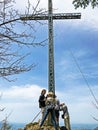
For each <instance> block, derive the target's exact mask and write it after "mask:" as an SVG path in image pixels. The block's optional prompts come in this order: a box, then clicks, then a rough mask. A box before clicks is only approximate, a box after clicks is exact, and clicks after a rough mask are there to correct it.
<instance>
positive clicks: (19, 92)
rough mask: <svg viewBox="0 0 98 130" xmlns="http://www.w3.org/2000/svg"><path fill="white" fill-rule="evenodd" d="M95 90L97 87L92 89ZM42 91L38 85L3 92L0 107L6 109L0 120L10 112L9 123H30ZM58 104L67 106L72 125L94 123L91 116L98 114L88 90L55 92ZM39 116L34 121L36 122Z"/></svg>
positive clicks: (83, 88)
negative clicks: (62, 103) (58, 100)
mask: <svg viewBox="0 0 98 130" xmlns="http://www.w3.org/2000/svg"><path fill="white" fill-rule="evenodd" d="M94 88H95V90H97V86H95V87H94ZM41 90H42V87H41V86H38V85H25V86H13V87H11V88H9V89H7V90H4V92H3V97H2V99H1V104H2V106H4V107H6V109H5V111H4V112H3V113H1V116H0V120H2V118H3V117H4V116H5V115H8V114H9V113H10V112H12V113H11V115H10V117H9V121H11V122H26V123H27V122H30V121H32V120H33V118H34V117H35V116H36V114H37V113H38V112H39V111H40V109H39V107H38V98H39V95H40V92H41ZM56 95H57V97H58V98H59V99H60V102H65V103H66V104H67V105H68V109H69V113H70V118H71V122H73V123H77V122H79V123H85V121H86V123H91V122H94V120H93V119H92V117H91V115H93V114H95V115H96V116H97V114H98V112H97V111H95V107H94V106H93V104H92V100H93V98H92V97H91V95H90V93H89V90H88V88H86V87H84V86H78V88H77V89H75V88H72V89H70V90H67V89H66V88H65V90H64V89H63V92H62V91H56ZM40 116H41V115H39V117H38V118H37V119H36V120H38V119H39V118H40ZM61 122H63V120H61Z"/></svg>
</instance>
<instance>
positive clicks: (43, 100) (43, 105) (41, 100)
mask: <svg viewBox="0 0 98 130" xmlns="http://www.w3.org/2000/svg"><path fill="white" fill-rule="evenodd" d="M45 98H46V97H45V96H44V95H43V94H41V95H40V97H39V108H42V107H45V106H46V105H45Z"/></svg>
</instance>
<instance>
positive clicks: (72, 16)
mask: <svg viewBox="0 0 98 130" xmlns="http://www.w3.org/2000/svg"><path fill="white" fill-rule="evenodd" d="M80 18H81V14H80V13H58V14H53V10H52V0H48V14H36V15H28V16H21V17H20V19H21V20H48V34H49V41H48V42H49V48H48V49H49V50H48V54H49V63H48V91H51V92H54V93H55V75H54V44H53V20H57V19H58V20H60V19H80Z"/></svg>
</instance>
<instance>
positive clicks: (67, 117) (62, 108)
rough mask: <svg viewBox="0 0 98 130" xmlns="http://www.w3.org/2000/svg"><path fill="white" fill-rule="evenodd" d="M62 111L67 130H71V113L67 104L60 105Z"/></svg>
mask: <svg viewBox="0 0 98 130" xmlns="http://www.w3.org/2000/svg"><path fill="white" fill-rule="evenodd" d="M60 110H61V111H63V114H62V118H63V119H64V124H65V127H66V129H67V130H71V127H70V118H69V112H68V108H67V106H66V105H65V103H62V104H60Z"/></svg>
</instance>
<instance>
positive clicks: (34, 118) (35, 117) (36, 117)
mask: <svg viewBox="0 0 98 130" xmlns="http://www.w3.org/2000/svg"><path fill="white" fill-rule="evenodd" d="M40 113H41V111H40V112H39V113H38V114H37V115H36V116H35V117H34V119H33V120H32V123H33V122H34V120H35V119H36V118H37V117H38V115H39V114H40Z"/></svg>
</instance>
